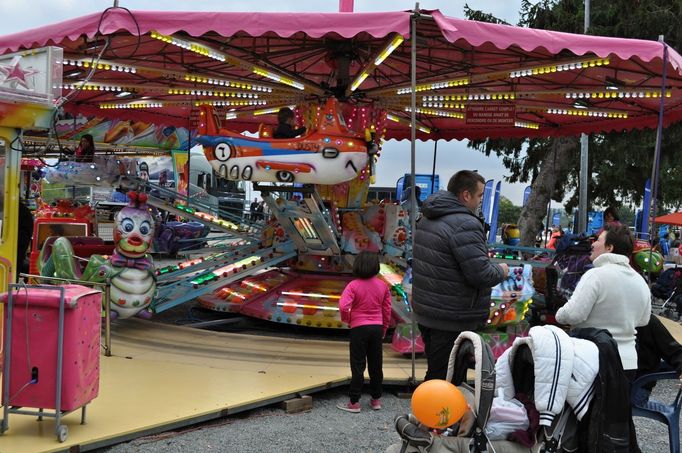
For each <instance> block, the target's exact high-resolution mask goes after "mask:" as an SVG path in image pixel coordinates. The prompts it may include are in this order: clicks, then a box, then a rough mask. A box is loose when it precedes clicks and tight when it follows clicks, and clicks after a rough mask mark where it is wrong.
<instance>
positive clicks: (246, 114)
mask: <svg viewBox="0 0 682 453" xmlns="http://www.w3.org/2000/svg"><path fill="white" fill-rule="evenodd" d="M282 107H289V108H290V109H291V110H295V109H296V105H295V104H293V105H292V104H280V105H276V106H273V107H268V108H266V109H258V110H240V111H239V112H227V114H226V115H225V119H227V120H234V119H237V118H243V117H251V116H261V115H270V114H276V113H277V112H279V109H281V108H282Z"/></svg>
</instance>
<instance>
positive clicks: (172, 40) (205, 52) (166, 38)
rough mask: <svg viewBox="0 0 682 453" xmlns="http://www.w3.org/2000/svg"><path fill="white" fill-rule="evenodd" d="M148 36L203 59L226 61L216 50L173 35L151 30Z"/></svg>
mask: <svg viewBox="0 0 682 453" xmlns="http://www.w3.org/2000/svg"><path fill="white" fill-rule="evenodd" d="M150 36H151V37H152V39H158V40H159V41H162V42H165V43H168V44H173V45H174V46H177V47H180V48H182V49H185V50H189V51H190V52H194V53H196V54H198V55H202V56H204V57H209V58H213V59H214V60H218V61H221V62H225V60H226V58H225V55H224V54H223V53H222V52H218V51H217V50H213V49H211V48H210V47H208V46H205V45H203V44H199V43H197V42H193V41H188V40H185V39H182V38H178V37H177V36H173V35H164V34H163V33H159V32H157V31H155V30H152V31H151V32H150Z"/></svg>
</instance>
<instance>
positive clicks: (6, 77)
mask: <svg viewBox="0 0 682 453" xmlns="http://www.w3.org/2000/svg"><path fill="white" fill-rule="evenodd" d="M20 62H21V56H19V55H16V56H15V57H14V58H12V61H11V62H10V63H9V64H3V63H0V86H6V87H8V88H12V89H16V88H17V87H18V86H22V87H24V88H25V89H27V90H32V89H33V88H34V87H33V83H32V80H31V79H28V80H27V77H30V76H32V75H33V74H37V73H39V72H40V71H38V70H37V69H35V68H33V67H31V66H29V67H28V68H22V67H21V64H20Z"/></svg>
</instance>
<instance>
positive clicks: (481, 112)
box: [466, 104, 516, 126]
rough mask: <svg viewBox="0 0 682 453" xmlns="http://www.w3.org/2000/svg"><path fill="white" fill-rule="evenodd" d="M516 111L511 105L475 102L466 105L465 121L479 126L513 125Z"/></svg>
mask: <svg viewBox="0 0 682 453" xmlns="http://www.w3.org/2000/svg"><path fill="white" fill-rule="evenodd" d="M515 113H516V111H515V107H514V106H513V105H507V104H477V105H467V107H466V123H467V124H474V125H475V124H479V125H481V126H490V125H492V126H495V125H505V126H513V125H514V117H515V116H516V115H515Z"/></svg>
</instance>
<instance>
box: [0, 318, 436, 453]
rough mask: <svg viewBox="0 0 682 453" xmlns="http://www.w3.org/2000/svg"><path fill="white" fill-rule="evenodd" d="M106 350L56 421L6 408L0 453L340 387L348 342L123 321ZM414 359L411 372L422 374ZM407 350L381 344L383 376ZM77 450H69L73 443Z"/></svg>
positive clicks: (108, 439) (100, 441)
mask: <svg viewBox="0 0 682 453" xmlns="http://www.w3.org/2000/svg"><path fill="white" fill-rule="evenodd" d="M112 332H113V333H112V352H113V356H112V357H104V356H103V355H102V357H101V377H100V392H99V397H98V398H96V399H95V400H94V401H93V402H92V403H91V404H90V405H88V407H87V424H86V425H80V410H79V411H76V412H74V413H72V414H70V415H68V416H66V417H65V418H64V419H63V423H64V424H66V425H68V427H69V436H68V439H67V441H66V442H64V443H59V442H58V441H57V439H56V435H55V432H54V426H55V424H54V419H53V418H46V419H44V420H43V421H41V422H38V421H36V417H32V416H27V415H12V414H11V415H10V416H9V430H8V431H7V432H6V433H5V434H4V435H2V436H0V452H2V453H11V452H21V453H25V452H42V451H64V450H68V449H69V448H71V447H74V446H78V447H76V448H80V450H83V451H85V450H90V449H94V448H98V447H103V446H106V445H111V444H115V443H118V442H122V441H125V440H129V439H133V438H136V437H140V436H142V435H146V434H151V433H155V432H161V431H166V430H169V429H174V428H177V427H180V426H186V425H190V424H193V423H197V422H200V421H204V420H209V419H212V418H216V417H222V416H225V415H229V414H234V413H237V412H240V411H244V410H248V409H252V408H255V407H259V406H265V405H268V404H271V403H274V402H278V401H283V400H286V399H289V398H291V397H292V396H294V395H297V394H299V393H313V392H315V391H319V390H323V389H326V388H330V387H335V386H339V385H343V384H346V383H347V382H349V378H350V368H349V365H348V343H347V342H343V341H322V340H305V339H290V338H278V337H269V336H254V335H239V334H227V333H218V332H210V331H203V330H197V329H192V328H187V327H178V326H172V325H166V324H159V323H154V322H148V321H142V320H137V319H128V320H125V322H121V323H120V324H118V325H116V326H113V329H112ZM425 367H426V361H425V359H423V358H422V359H418V361H417V369H416V377H417V379H421V378H423V376H424V372H425ZM411 373H412V366H411V361H410V359H409V357H403V356H399V355H397V354H396V353H394V352H393V351H391V350H390V348H389V347H388V345H386V346H385V348H384V381H385V382H386V383H394V384H401V383H406V382H407V380H408V378H409V377H410V376H411ZM75 451H78V450H75Z"/></svg>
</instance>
